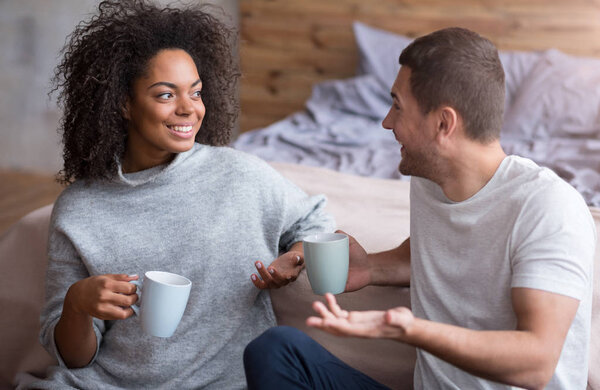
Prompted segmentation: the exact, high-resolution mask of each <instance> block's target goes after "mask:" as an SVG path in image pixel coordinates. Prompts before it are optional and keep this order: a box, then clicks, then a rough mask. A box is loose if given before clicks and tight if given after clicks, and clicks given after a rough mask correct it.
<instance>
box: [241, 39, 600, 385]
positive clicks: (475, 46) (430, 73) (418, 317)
mask: <svg viewBox="0 0 600 390" xmlns="http://www.w3.org/2000/svg"><path fill="white" fill-rule="evenodd" d="M400 64H401V65H402V66H401V69H400V72H399V73H398V76H397V78H396V81H395V82H394V85H393V87H392V91H391V94H392V98H393V101H394V102H393V106H392V107H391V108H390V111H389V113H388V115H387V116H386V118H385V119H384V121H383V127H385V128H386V129H390V130H392V131H393V132H394V134H395V136H396V139H397V141H398V142H399V143H400V144H402V161H401V163H400V167H399V169H400V172H401V173H402V174H404V175H412V179H411V195H410V196H411V237H410V238H408V239H407V240H406V241H404V242H403V243H402V244H401V245H400V246H399V247H398V248H396V249H393V250H390V251H387V252H382V253H376V254H369V255H367V254H366V252H365V251H364V249H363V248H362V247H361V246H360V245H359V244H358V242H356V241H355V240H354V239H352V238H351V243H350V271H349V275H348V283H347V286H346V291H354V290H357V289H360V288H362V287H364V286H367V285H408V284H410V289H411V290H410V292H411V306H412V311H411V310H410V309H408V308H404V307H399V308H394V309H391V310H388V311H368V312H350V313H349V312H347V311H344V310H342V309H341V308H340V307H339V306H338V305H337V303H336V301H335V298H334V297H333V296H332V295H331V294H328V295H327V296H326V299H327V306H326V305H324V304H323V303H321V302H315V304H314V308H315V310H316V311H317V313H318V314H319V316H317V317H310V318H309V319H308V320H307V324H308V325H309V326H313V327H317V328H320V329H322V330H324V331H327V332H330V333H333V334H336V335H341V336H358V337H372V338H389V339H392V340H396V341H399V342H404V343H408V344H411V345H413V346H415V347H416V348H417V363H416V368H415V377H414V386H415V388H418V389H438V388H452V389H475V388H477V389H480V388H483V389H496V388H507V387H509V386H518V387H525V388H533V389H541V388H552V389H563V388H568V389H585V387H586V383H587V361H588V349H589V332H590V321H591V293H592V284H591V283H592V268H593V252H594V245H595V228H594V223H593V219H592V217H591V215H590V213H589V209H588V208H587V206H586V204H585V202H584V201H583V199H582V197H581V196H580V195H579V194H578V193H577V192H576V191H575V190H574V189H573V188H572V187H571V186H570V185H568V184H567V183H566V182H564V181H562V180H561V179H560V178H558V176H556V175H555V174H554V173H553V172H551V171H550V170H548V169H545V168H540V167H538V166H537V165H536V164H535V163H533V162H532V161H530V160H527V159H524V158H520V157H517V156H506V155H505V153H504V151H503V150H502V148H501V146H500V142H499V136H500V129H501V124H502V116H503V107H504V72H503V70H502V65H501V63H500V61H499V58H498V53H497V50H496V48H495V47H494V45H493V44H492V43H491V42H490V41H488V40H487V39H485V38H483V37H481V36H479V35H478V34H476V33H474V32H471V31H468V30H465V29H461V28H448V29H444V30H440V31H437V32H434V33H432V34H429V35H426V36H424V37H421V38H419V39H417V40H415V41H414V42H413V43H411V44H410V45H409V46H408V47H407V48H406V49H405V50H404V51H403V52H402V54H401V55H400ZM390 233H391V234H393V232H390ZM245 365H246V376H247V380H248V385H249V387H250V389H253V388H277V387H279V388H286V389H289V388H340V389H341V388H345V389H348V388H384V386H383V385H381V384H378V383H376V382H375V381H374V380H373V379H371V378H368V377H367V376H366V375H363V374H361V373H359V372H358V371H356V370H354V369H352V368H350V367H349V366H347V365H345V364H344V363H342V362H341V361H339V360H338V359H337V358H335V357H334V356H333V355H331V354H329V353H328V352H327V351H325V350H324V349H323V348H322V347H320V346H319V345H318V344H317V343H315V342H314V341H312V340H311V339H310V338H308V337H307V336H305V335H304V334H303V333H301V332H299V331H296V330H294V329H291V328H273V329H271V330H269V331H267V332H265V333H264V334H263V335H262V336H260V337H259V338H257V339H256V340H254V341H253V342H252V343H251V344H250V345H249V346H248V347H247V349H246V352H245Z"/></svg>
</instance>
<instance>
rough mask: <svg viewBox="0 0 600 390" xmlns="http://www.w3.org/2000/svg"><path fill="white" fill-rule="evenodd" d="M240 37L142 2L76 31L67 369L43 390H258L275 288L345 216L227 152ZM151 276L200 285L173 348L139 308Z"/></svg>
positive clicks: (63, 324)
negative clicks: (140, 283)
mask: <svg viewBox="0 0 600 390" xmlns="http://www.w3.org/2000/svg"><path fill="white" fill-rule="evenodd" d="M230 40H231V32H230V31H229V30H227V28H225V27H224V26H223V25H222V24H221V23H220V22H218V21H217V20H216V19H215V18H213V17H211V16H210V15H209V14H207V13H205V12H203V11H202V10H201V9H200V8H198V7H192V8H186V9H183V10H180V9H173V8H165V9H159V8H157V7H155V6H153V5H149V4H147V3H145V2H143V1H137V0H127V1H103V2H102V3H101V4H100V5H99V13H98V14H97V15H96V16H94V17H93V18H92V19H91V20H90V21H88V22H87V23H82V24H80V25H79V26H78V27H77V28H76V30H75V32H74V33H73V34H72V35H71V37H70V42H69V43H68V44H67V46H66V48H65V51H64V59H63V61H62V63H61V64H60V65H59V66H58V67H57V71H56V77H55V82H56V85H57V89H58V90H59V91H60V102H61V103H62V106H63V109H64V117H63V120H62V130H63V142H64V169H63V170H62V171H61V179H62V181H63V182H65V183H68V184H69V186H68V187H67V188H66V189H65V191H64V192H63V193H62V194H61V196H60V197H59V199H58V200H57V202H56V204H55V207H54V210H53V215H52V220H51V226H50V238H49V264H48V271H47V288H46V301H47V302H46V305H45V308H44V310H43V313H42V329H41V335H40V339H41V341H42V343H43V344H44V345H45V346H46V348H47V349H48V350H49V351H50V352H51V353H52V354H53V355H54V356H56V357H57V359H58V360H59V363H60V364H59V366H57V367H53V368H52V369H51V371H50V373H49V376H48V378H47V379H46V380H45V381H41V382H37V383H33V384H31V385H30V387H32V388H65V387H69V386H70V387H74V388H86V389H88V388H103V389H104V388H149V387H151V388H199V387H205V388H218V389H224V388H227V389H233V388H243V387H245V380H244V373H243V366H242V351H243V348H244V347H245V345H246V344H247V343H248V342H249V341H251V340H252V339H254V338H255V337H256V336H258V335H259V334H261V333H262V332H263V331H264V330H266V329H267V328H269V327H270V326H272V325H274V323H275V318H274V315H273V311H272V308H271V304H270V298H269V295H268V292H267V291H265V290H264V289H265V288H272V287H279V286H282V285H285V284H287V283H289V282H290V281H292V280H294V279H295V278H296V277H297V276H298V274H299V272H300V271H301V269H302V266H303V259H302V251H301V246H300V245H301V244H300V241H301V238H302V237H303V236H304V235H306V234H310V233H312V232H316V231H323V230H330V229H331V228H332V220H331V219H330V217H329V216H327V215H326V214H324V213H323V212H322V208H323V206H324V198H323V197H308V196H306V194H304V193H303V192H302V191H301V190H299V189H298V188H297V187H296V186H294V185H293V184H291V183H289V182H288V181H286V180H285V179H283V178H282V177H281V176H280V175H278V174H277V173H276V172H275V171H274V170H273V169H271V168H270V167H269V166H268V165H267V164H265V163H264V162H262V161H260V160H258V159H257V158H254V157H252V156H249V155H245V154H243V153H241V152H237V151H234V150H232V149H230V148H227V147H223V145H226V144H227V143H228V142H229V137H230V131H231V127H232V125H233V123H234V120H235V117H236V110H237V108H236V107H235V106H234V105H233V104H232V102H233V101H234V89H233V88H234V84H235V80H236V78H237V71H236V68H235V66H234V63H233V61H232V58H231V48H230V46H229V44H228V42H229V41H230ZM273 259H274V260H273ZM261 260H266V261H268V262H271V261H272V262H271V264H270V265H269V267H265V266H264V265H263V263H262V261H261ZM256 269H258V275H260V278H259V277H258V275H257V274H252V276H251V278H252V281H251V280H250V279H249V278H248V275H250V274H251V273H252V272H253V270H254V271H255V272H256ZM150 270H161V271H168V272H173V273H177V274H181V275H184V276H186V277H187V278H189V279H191V280H192V282H193V286H192V291H191V294H190V299H189V302H188V305H187V308H186V311H185V313H184V315H183V318H182V320H181V323H180V324H179V326H178V328H177V330H176V332H175V334H174V335H173V336H172V337H170V338H168V339H161V338H157V337H153V336H148V335H146V334H144V333H143V332H142V330H141V327H140V323H139V322H140V321H139V319H138V317H136V316H134V315H133V310H132V309H131V305H132V304H134V303H135V302H136V301H137V295H136V294H135V286H134V285H133V284H132V283H130V282H131V281H133V280H136V279H138V277H137V276H135V275H143V274H144V273H145V272H146V271H150ZM253 284H254V285H253ZM255 286H256V287H259V289H256V288H255Z"/></svg>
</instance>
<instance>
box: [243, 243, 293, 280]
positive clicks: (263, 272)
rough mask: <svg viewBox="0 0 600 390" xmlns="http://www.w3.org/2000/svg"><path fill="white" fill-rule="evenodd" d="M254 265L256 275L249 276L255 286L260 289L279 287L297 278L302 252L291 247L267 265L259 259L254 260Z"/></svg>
mask: <svg viewBox="0 0 600 390" xmlns="http://www.w3.org/2000/svg"><path fill="white" fill-rule="evenodd" d="M254 265H255V266H256V270H257V271H258V275H257V274H252V275H251V276H250V278H251V279H252V283H254V285H255V286H256V287H257V288H259V289H261V290H263V289H266V288H279V287H283V286H285V285H286V284H289V283H291V282H293V281H294V280H296V279H297V278H298V275H300V271H302V268H304V254H303V253H302V251H298V250H294V247H292V249H291V250H290V251H289V252H286V253H284V254H283V255H281V256H279V257H278V258H276V259H275V260H273V262H272V263H271V265H269V266H268V267H266V266H265V265H264V264H263V262H262V261H260V260H259V261H256V262H255V263H254ZM259 275H260V277H259ZM261 279H262V280H261Z"/></svg>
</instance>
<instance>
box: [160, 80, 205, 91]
mask: <svg viewBox="0 0 600 390" xmlns="http://www.w3.org/2000/svg"><path fill="white" fill-rule="evenodd" d="M201 82H202V80H200V79H198V80H196V81H194V82H193V83H192V85H191V87H192V88H193V87H195V86H196V85H198V84H200V83H201ZM159 85H164V86H165V87H169V88H171V89H177V86H176V85H175V84H173V83H169V82H167V81H159V82H157V83H154V84H152V85H151V86H149V87H148V89H150V88H154V87H157V86H159Z"/></svg>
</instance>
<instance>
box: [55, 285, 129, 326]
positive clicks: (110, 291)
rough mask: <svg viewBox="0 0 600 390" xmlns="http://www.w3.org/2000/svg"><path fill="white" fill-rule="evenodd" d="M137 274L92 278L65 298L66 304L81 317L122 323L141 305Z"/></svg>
mask: <svg viewBox="0 0 600 390" xmlns="http://www.w3.org/2000/svg"><path fill="white" fill-rule="evenodd" d="M138 278H139V276H137V275H127V274H106V275H96V276H90V277H88V278H85V279H81V280H80V281H78V282H76V283H74V284H73V285H71V287H70V288H69V291H68V292H67V296H66V297H65V305H69V306H70V308H71V310H72V311H73V312H75V313H78V314H87V315H90V316H92V317H95V318H98V319H101V320H122V319H125V318H129V317H131V316H132V315H133V309H132V308H131V305H133V304H134V303H136V302H137V300H138V296H137V294H136V286H135V285H134V284H132V283H129V282H131V281H132V280H137V279H138Z"/></svg>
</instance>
